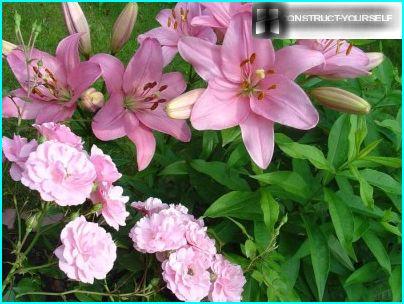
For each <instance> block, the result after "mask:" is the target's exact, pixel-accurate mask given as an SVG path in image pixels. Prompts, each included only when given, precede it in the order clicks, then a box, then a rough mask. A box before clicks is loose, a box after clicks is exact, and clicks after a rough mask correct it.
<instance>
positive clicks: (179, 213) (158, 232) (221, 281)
mask: <svg viewBox="0 0 404 304" xmlns="http://www.w3.org/2000/svg"><path fill="white" fill-rule="evenodd" d="M132 206H133V207H134V208H135V209H137V210H138V211H139V212H141V213H142V214H144V217H143V218H142V219H140V220H139V221H138V222H137V223H136V225H135V226H134V227H133V228H132V229H131V231H130V233H129V236H130V237H131V238H132V240H133V245H134V247H135V249H136V250H138V251H140V252H147V253H155V254H156V257H157V259H158V260H159V261H160V262H162V270H163V279H164V281H165V282H166V283H167V287H168V288H169V289H170V290H171V291H172V292H173V293H174V294H175V295H176V297H177V298H178V299H180V300H182V301H201V300H202V299H204V298H206V297H208V299H209V300H210V301H214V302H224V301H226V302H227V301H232V302H236V301H240V300H241V294H242V292H243V286H244V284H245V282H246V280H245V278H244V275H243V271H242V269H241V267H240V266H238V265H234V264H232V263H230V262H229V261H228V260H226V259H225V258H224V257H223V255H221V254H218V253H217V252H216V247H215V241H214V240H212V239H211V238H209V236H208V234H207V233H206V230H207V228H206V227H204V223H203V221H202V220H201V219H199V220H197V219H195V218H194V216H192V215H190V214H188V209H187V208H186V207H184V206H182V205H180V204H179V205H167V204H164V203H162V202H161V200H159V199H157V198H149V199H147V200H146V201H145V202H136V203H132Z"/></svg>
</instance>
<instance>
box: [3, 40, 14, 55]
mask: <svg viewBox="0 0 404 304" xmlns="http://www.w3.org/2000/svg"><path fill="white" fill-rule="evenodd" d="M16 48H17V46H16V45H15V44H14V43H11V42H8V41H6V40H3V41H2V48H1V54H2V55H3V57H7V56H8V55H9V54H10V53H11V52H12V51H13V50H14V49H16Z"/></svg>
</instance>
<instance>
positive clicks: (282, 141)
mask: <svg viewBox="0 0 404 304" xmlns="http://www.w3.org/2000/svg"><path fill="white" fill-rule="evenodd" d="M276 143H277V145H278V146H279V148H280V149H281V150H282V151H283V152H284V153H286V154H287V155H288V156H290V157H293V158H299V159H307V160H308V161H309V162H311V163H312V165H313V166H314V167H316V168H317V169H322V170H327V171H329V172H334V171H335V170H334V168H333V167H332V166H331V165H330V163H329V162H328V161H327V160H326V159H325V157H324V154H323V152H322V151H321V150H320V149H318V148H316V147H314V146H311V145H303V144H299V143H296V142H293V141H292V140H291V139H290V138H289V137H287V136H286V135H284V134H282V133H277V134H276Z"/></svg>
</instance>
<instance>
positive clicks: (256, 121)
mask: <svg viewBox="0 0 404 304" xmlns="http://www.w3.org/2000/svg"><path fill="white" fill-rule="evenodd" d="M178 48H179V52H180V54H181V56H182V57H183V58H184V59H185V60H187V61H188V62H190V63H191V64H192V65H193V66H194V68H195V70H196V71H197V72H198V74H199V75H200V76H201V77H202V78H204V79H205V80H207V81H208V87H207V89H206V91H205V92H204V93H203V94H202V95H201V96H200V97H199V99H198V100H197V101H196V103H195V104H194V106H193V109H192V112H191V118H190V119H191V123H192V125H193V126H194V128H195V129H198V130H208V129H210V130H221V129H227V128H231V127H234V126H237V125H240V128H241V133H242V138H243V141H244V144H245V146H246V148H247V151H248V153H249V154H250V156H251V158H252V159H253V161H254V162H255V163H256V164H257V165H258V166H260V167H261V168H266V167H267V166H268V165H269V163H270V161H271V158H272V154H273V149H274V123H275V122H276V123H280V124H283V125H287V126H290V127H294V128H297V129H302V130H307V129H310V128H313V127H314V126H315V125H316V124H317V122H318V113H317V111H316V109H315V108H314V107H313V105H312V104H311V102H310V100H309V98H308V97H307V95H306V93H305V92H304V91H303V90H302V89H301V88H300V87H299V86H298V85H297V84H296V83H295V82H294V81H293V80H294V79H295V78H296V77H297V76H298V75H299V74H301V73H302V72H304V71H305V70H307V69H309V68H311V67H313V66H317V65H319V64H321V62H323V60H324V57H323V55H322V54H321V53H320V52H317V51H312V50H309V49H307V48H305V47H302V46H289V47H285V48H282V49H281V50H279V51H277V52H275V51H274V49H273V46H272V43H271V41H270V40H264V39H255V38H253V37H252V33H251V14H250V13H241V14H237V15H236V16H234V17H233V19H232V20H231V22H230V26H229V28H228V29H227V32H226V35H225V38H224V41H223V45H222V46H218V45H213V44H211V43H209V42H206V41H203V40H201V39H197V38H193V37H184V38H182V39H181V41H180V43H179V45H178Z"/></svg>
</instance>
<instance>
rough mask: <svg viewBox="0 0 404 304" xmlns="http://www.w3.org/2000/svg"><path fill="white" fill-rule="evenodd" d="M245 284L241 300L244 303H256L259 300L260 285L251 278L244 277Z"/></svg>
mask: <svg viewBox="0 0 404 304" xmlns="http://www.w3.org/2000/svg"><path fill="white" fill-rule="evenodd" d="M246 279H247V282H246V283H245V285H244V288H243V289H244V290H243V296H242V300H243V301H244V302H256V301H259V299H260V293H259V289H260V285H259V283H258V282H257V281H256V280H255V279H254V278H252V277H251V276H247V277H246Z"/></svg>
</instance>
